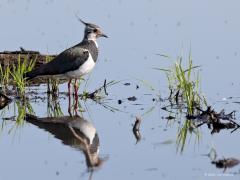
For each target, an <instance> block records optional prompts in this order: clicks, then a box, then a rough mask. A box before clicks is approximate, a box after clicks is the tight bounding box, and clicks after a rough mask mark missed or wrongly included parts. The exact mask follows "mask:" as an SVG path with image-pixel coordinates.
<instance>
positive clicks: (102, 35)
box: [100, 33, 109, 38]
mask: <svg viewBox="0 0 240 180" xmlns="http://www.w3.org/2000/svg"><path fill="white" fill-rule="evenodd" d="M100 36H101V37H105V38H109V37H108V36H107V35H106V34H104V33H102V34H100Z"/></svg>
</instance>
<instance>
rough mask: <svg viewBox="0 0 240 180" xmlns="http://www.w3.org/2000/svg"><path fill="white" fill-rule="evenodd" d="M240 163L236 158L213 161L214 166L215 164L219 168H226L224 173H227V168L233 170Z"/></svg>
mask: <svg viewBox="0 0 240 180" xmlns="http://www.w3.org/2000/svg"><path fill="white" fill-rule="evenodd" d="M239 163H240V160H239V159H236V158H224V159H219V160H216V161H212V164H215V165H216V167H217V168H224V170H223V172H225V171H226V169H227V168H232V167H234V166H236V165H238V164H239Z"/></svg>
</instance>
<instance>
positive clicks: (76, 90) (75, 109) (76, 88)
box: [74, 79, 78, 115]
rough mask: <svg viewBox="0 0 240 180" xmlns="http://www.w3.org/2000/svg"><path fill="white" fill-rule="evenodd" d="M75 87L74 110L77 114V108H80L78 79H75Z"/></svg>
mask: <svg viewBox="0 0 240 180" xmlns="http://www.w3.org/2000/svg"><path fill="white" fill-rule="evenodd" d="M74 89H75V104H74V111H75V115H77V109H78V84H77V79H75V84H74Z"/></svg>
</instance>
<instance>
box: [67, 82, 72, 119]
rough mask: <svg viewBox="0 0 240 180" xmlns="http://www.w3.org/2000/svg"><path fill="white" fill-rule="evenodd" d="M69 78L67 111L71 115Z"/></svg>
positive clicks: (69, 84)
mask: <svg viewBox="0 0 240 180" xmlns="http://www.w3.org/2000/svg"><path fill="white" fill-rule="evenodd" d="M71 81H72V80H71V79H70V80H69V82H68V113H69V115H70V116H72V112H71V89H70V88H71Z"/></svg>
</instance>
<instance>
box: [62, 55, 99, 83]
mask: <svg viewBox="0 0 240 180" xmlns="http://www.w3.org/2000/svg"><path fill="white" fill-rule="evenodd" d="M94 66H95V62H94V60H93V58H92V56H91V54H90V53H89V58H88V60H87V61H86V62H85V63H83V64H82V65H81V66H80V67H79V68H78V69H76V70H74V71H69V72H67V73H66V75H67V76H69V77H70V78H80V77H81V76H84V75H86V74H88V73H89V72H90V71H91V70H92V69H93V68H94Z"/></svg>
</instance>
